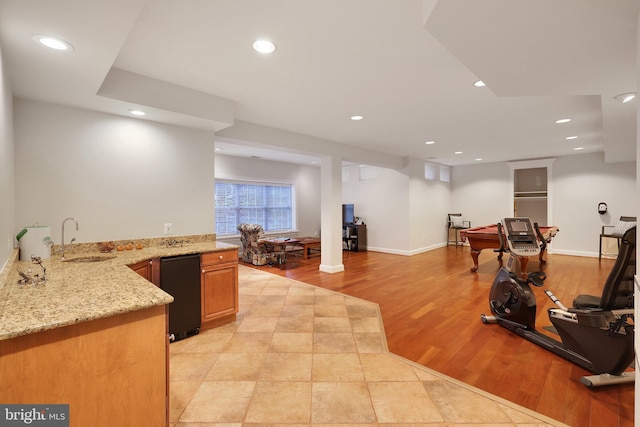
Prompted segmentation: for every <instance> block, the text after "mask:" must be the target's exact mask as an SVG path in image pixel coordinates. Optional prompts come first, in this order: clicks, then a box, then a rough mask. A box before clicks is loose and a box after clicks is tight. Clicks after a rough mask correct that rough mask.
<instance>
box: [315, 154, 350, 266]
mask: <svg viewBox="0 0 640 427" xmlns="http://www.w3.org/2000/svg"><path fill="white" fill-rule="evenodd" d="M320 210H321V212H320V216H321V218H320V224H321V228H322V248H321V252H320V256H321V258H320V267H319V269H320V271H323V272H325V273H339V272H341V271H344V265H343V264H342V159H341V158H340V157H338V156H323V157H322V162H321V168H320Z"/></svg>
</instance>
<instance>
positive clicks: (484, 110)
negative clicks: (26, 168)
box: [0, 0, 640, 165]
mask: <svg viewBox="0 0 640 427" xmlns="http://www.w3.org/2000/svg"><path fill="white" fill-rule="evenodd" d="M639 13H640V1H638V0H615V1H610V0H563V1H557V0H538V1H535V2H532V1H530V0H482V1H479V0H446V1H436V0H401V1H399V0H348V1H346V0H322V1H309V0H184V1H175V0H146V1H145V0H57V1H51V0H0V42H1V48H2V53H3V60H4V62H5V64H4V65H5V67H6V69H7V71H8V74H9V78H10V82H11V87H12V90H13V93H14V95H15V96H17V97H22V98H28V99H36V100H42V101H46V102H53V103H58V104H63V105H69V106H76V107H81V108H88V109H93V110H98V111H104V112H109V113H113V114H119V115H126V114H128V113H127V111H128V109H129V108H132V107H133V106H138V107H144V109H146V110H148V111H149V115H148V116H147V117H146V120H154V121H159V122H165V123H172V124H178V125H182V126H189V127H196V128H201V129H209V130H214V131H216V132H218V133H219V134H220V135H223V136H224V135H225V134H226V133H227V132H230V130H232V129H233V123H234V122H235V123H239V122H242V123H250V124H255V125H260V126H266V127H269V128H276V129H281V130H285V131H289V132H292V133H293V135H306V136H310V137H314V138H317V140H318V141H330V142H331V144H332V147H334V148H336V147H337V148H340V147H344V148H345V152H348V153H349V154H348V156H347V155H345V159H347V160H350V161H361V160H362V159H359V158H358V155H357V154H354V151H353V147H358V148H360V149H363V150H367V151H368V152H369V153H382V154H383V155H384V156H388V157H389V158H404V157H412V158H417V159H424V160H429V161H433V162H437V163H441V164H445V165H461V164H470V163H476V162H479V161H482V162H495V161H506V160H522V159H533V158H541V157H552V156H561V155H570V154H574V153H585V152H599V151H605V158H606V160H607V161H624V160H634V159H635V151H636V103H637V101H634V102H632V103H629V104H625V105H621V104H619V103H617V102H616V101H614V100H613V99H612V98H613V96H614V95H616V94H619V93H623V92H629V91H635V90H636V85H637V80H638V71H637V69H636V56H637V47H636V42H637V39H638V35H637V34H638V33H637V22H638V16H639ZM38 33H44V34H49V35H53V36H59V37H61V38H63V39H65V40H66V41H68V42H69V43H70V44H72V45H73V47H74V50H73V51H72V52H55V51H48V50H46V49H45V48H44V47H42V46H40V45H37V44H36V43H34V42H33V40H32V35H34V34H38ZM258 37H267V38H269V39H271V40H272V41H273V42H274V43H275V44H276V46H277V50H276V51H275V53H273V54H272V55H270V56H265V55H261V54H257V53H256V52H254V51H253V50H252V48H251V45H252V43H253V41H254V40H255V39H256V38H258ZM477 79H482V80H483V81H485V82H486V83H487V87H485V88H476V87H474V86H473V82H474V81H476V80H477ZM354 114H361V115H363V116H364V117H365V118H364V120H361V121H359V122H353V121H351V120H350V119H349V117H350V116H351V115H354ZM565 117H569V118H572V119H573V120H572V122H570V123H568V124H564V125H558V124H555V123H554V122H555V120H556V119H560V118H565ZM231 133H233V132H231ZM572 135H576V136H578V139H576V140H572V141H568V140H566V139H565V138H566V137H567V136H572ZM428 140H433V141H435V142H436V143H435V144H433V145H425V144H424V142H425V141H428ZM334 143H335V144H334ZM216 144H217V145H218V146H219V147H220V148H223V149H224V151H222V153H223V154H232V155H248V156H260V157H264V158H278V159H281V160H285V161H295V162H308V161H311V160H312V159H314V158H315V157H316V156H318V155H320V154H322V153H323V152H324V151H323V150H322V149H321V147H320V146H321V145H323V144H316V147H317V149H315V150H314V148H313V147H312V144H311V145H310V144H304V148H302V149H299V150H296V149H291V147H289V148H288V149H287V150H286V151H285V152H280V151H279V152H277V153H276V154H274V152H273V150H272V148H274V147H268V146H260V145H259V144H255V143H254V142H253V141H240V140H238V138H237V135H235V136H234V137H233V138H224V137H219V138H218V137H217V138H216ZM276 145H277V143H276ZM575 147H583V150H582V151H574V148H575ZM275 148H277V147H275ZM296 151H297V152H296ZM455 151H462V154H454V152H455ZM294 155H295V157H291V156H294ZM364 157H365V158H366V156H364ZM478 158H482V159H483V160H476V159H478Z"/></svg>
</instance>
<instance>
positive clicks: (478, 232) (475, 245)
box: [460, 224, 559, 276]
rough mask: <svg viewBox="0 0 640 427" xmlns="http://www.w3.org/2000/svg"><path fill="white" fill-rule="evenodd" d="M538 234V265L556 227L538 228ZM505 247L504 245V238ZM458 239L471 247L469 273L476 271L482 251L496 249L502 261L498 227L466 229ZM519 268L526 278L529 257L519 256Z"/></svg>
mask: <svg viewBox="0 0 640 427" xmlns="http://www.w3.org/2000/svg"><path fill="white" fill-rule="evenodd" d="M539 229H540V234H541V235H542V239H540V236H538V241H540V255H539V259H540V263H544V262H545V260H544V258H543V256H544V252H545V250H546V248H547V243H551V239H553V237H554V236H555V235H556V234H558V231H559V230H558V227H555V226H550V227H539ZM503 236H504V238H505V245H506V236H505V235H504V232H503ZM460 239H461V240H462V241H463V242H464V241H468V242H469V246H471V258H472V259H473V267H471V272H475V271H477V270H478V256H479V255H480V252H482V250H483V249H496V250H497V252H499V254H498V259H500V260H501V259H502V253H503V252H504V251H502V250H500V249H501V248H500V239H499V238H498V226H497V225H496V224H492V225H485V226H482V227H474V228H467V229H465V230H460ZM518 259H519V260H520V267H521V269H522V275H523V276H526V274H527V273H526V271H527V264H528V263H529V257H526V256H524V257H523V256H519V257H518Z"/></svg>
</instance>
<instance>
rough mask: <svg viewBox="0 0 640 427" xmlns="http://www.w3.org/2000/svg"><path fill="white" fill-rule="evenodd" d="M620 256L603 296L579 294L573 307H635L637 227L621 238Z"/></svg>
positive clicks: (608, 278)
mask: <svg viewBox="0 0 640 427" xmlns="http://www.w3.org/2000/svg"><path fill="white" fill-rule="evenodd" d="M619 245H620V246H619V249H618V257H617V258H616V262H615V264H614V265H613V268H612V269H611V272H610V273H609V276H608V277H607V280H606V282H605V284H604V289H603V290H602V295H601V296H595V295H578V296H577V297H576V298H575V299H574V300H573V308H577V309H587V310H592V309H596V310H598V309H601V310H616V309H618V310H619V309H623V308H633V287H634V283H633V281H634V279H633V278H634V276H635V274H636V227H632V228H630V229H629V230H627V231H626V232H625V233H624V235H623V236H622V237H621V238H620V243H619Z"/></svg>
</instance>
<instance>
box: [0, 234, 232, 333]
mask: <svg viewBox="0 0 640 427" xmlns="http://www.w3.org/2000/svg"><path fill="white" fill-rule="evenodd" d="M189 237H190V243H185V244H184V245H183V246H179V245H178V246H170V247H167V246H166V245H161V244H160V242H161V240H162V239H146V240H144V247H143V248H142V249H133V250H124V251H116V250H114V251H112V252H111V253H109V254H104V253H100V252H99V251H98V246H97V244H87V243H82V244H77V245H72V246H71V247H70V249H67V250H65V258H66V261H62V260H61V256H60V254H56V255H53V256H52V257H51V258H48V259H45V260H43V261H42V265H43V266H44V267H45V268H46V269H47V271H46V276H47V281H46V282H45V283H44V284H23V285H20V284H18V280H19V279H20V275H19V273H18V270H20V271H23V272H27V271H29V269H30V271H31V273H32V274H33V275H35V274H37V273H41V270H42V269H41V268H40V266H39V265H38V264H34V263H32V262H30V261H19V257H18V250H15V251H14V253H13V254H12V255H11V258H10V259H9V261H8V262H7V264H6V266H5V267H4V268H3V269H2V271H0V340H4V339H10V338H14V337H17V336H20V335H27V334H31V333H35V332H40V331H44V330H47V329H54V328H59V327H62V326H67V325H72V324H76V323H81V322H86V321H89V320H94V319H98V318H103V317H109V316H114V315H117V314H123V313H127V312H131V311H137V310H142V309H145V308H149V307H153V306H156V305H164V304H169V303H170V302H172V301H173V297H172V296H171V295H169V294H167V293H165V292H164V291H162V290H161V289H159V288H158V287H156V286H155V285H153V284H152V283H151V282H149V281H147V280H145V279H144V278H143V277H142V276H140V275H139V274H137V273H136V272H135V271H133V270H132V269H130V268H129V267H128V265H131V264H135V263H137V262H141V261H145V260H148V259H151V258H156V257H166V256H174V255H186V254H194V253H205V252H215V251H222V250H229V249H237V248H238V247H237V246H235V245H231V244H228V243H222V242H216V241H215V240H206V239H204V240H199V239H197V238H196V239H193V236H189ZM82 256H108V257H111V258H110V259H108V260H106V261H99V262H69V260H70V259H73V258H75V257H82Z"/></svg>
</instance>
